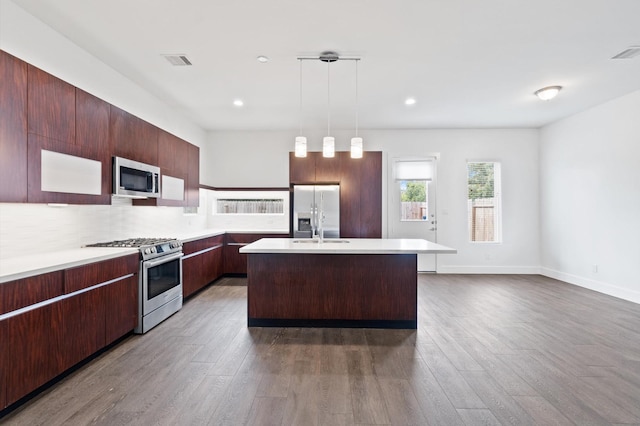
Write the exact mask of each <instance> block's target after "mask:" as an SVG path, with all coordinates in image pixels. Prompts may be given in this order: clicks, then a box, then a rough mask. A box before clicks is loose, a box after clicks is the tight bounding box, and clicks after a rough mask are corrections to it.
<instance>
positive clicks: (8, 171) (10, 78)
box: [0, 50, 28, 203]
mask: <svg viewBox="0 0 640 426" xmlns="http://www.w3.org/2000/svg"><path fill="white" fill-rule="evenodd" d="M27 69H28V65H27V63H26V62H23V61H21V60H19V59H18V58H15V57H13V56H11V55H9V54H8V53H6V52H4V51H2V50H0V202H3V203H24V202H26V201H27V80H28V78H27Z"/></svg>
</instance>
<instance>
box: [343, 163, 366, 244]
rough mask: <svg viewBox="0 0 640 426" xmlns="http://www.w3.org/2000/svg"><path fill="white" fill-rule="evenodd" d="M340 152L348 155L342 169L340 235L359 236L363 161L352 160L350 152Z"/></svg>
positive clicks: (346, 236)
mask: <svg viewBox="0 0 640 426" xmlns="http://www.w3.org/2000/svg"><path fill="white" fill-rule="evenodd" d="M338 154H341V155H345V156H346V157H347V158H343V161H342V162H341V170H340V236H341V237H342V238H359V237H360V205H361V203H360V192H361V191H362V189H361V186H360V177H361V176H360V175H361V173H362V161H359V160H353V161H350V160H351V159H350V158H349V155H350V154H349V153H348V152H340V153H338Z"/></svg>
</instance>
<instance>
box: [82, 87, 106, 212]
mask: <svg viewBox="0 0 640 426" xmlns="http://www.w3.org/2000/svg"><path fill="white" fill-rule="evenodd" d="M109 113H110V108H109V104H108V103H107V102H105V101H103V100H102V99H100V98H97V97H95V96H93V95H91V94H89V93H87V92H85V91H84V90H80V89H76V141H75V145H77V146H78V147H79V149H80V153H81V154H80V156H81V157H84V158H89V159H91V160H96V161H100V162H101V163H102V193H101V195H100V196H97V197H92V196H89V197H87V198H86V202H87V203H90V204H110V203H111V189H112V188H111V179H112V174H113V170H112V169H113V168H112V165H111V150H110V149H109Z"/></svg>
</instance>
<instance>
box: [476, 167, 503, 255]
mask: <svg viewBox="0 0 640 426" xmlns="http://www.w3.org/2000/svg"><path fill="white" fill-rule="evenodd" d="M467 189H468V190H467V209H468V210H467V211H468V221H469V240H470V241H472V242H493V243H499V242H501V241H502V223H501V222H502V220H501V193H500V163H496V162H469V163H467Z"/></svg>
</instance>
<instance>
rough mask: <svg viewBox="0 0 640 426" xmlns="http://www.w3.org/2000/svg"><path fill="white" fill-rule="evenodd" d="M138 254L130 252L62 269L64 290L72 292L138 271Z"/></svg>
mask: <svg viewBox="0 0 640 426" xmlns="http://www.w3.org/2000/svg"><path fill="white" fill-rule="evenodd" d="M138 267H139V255H138V254H130V255H127V256H124V257H117V258H115V259H109V260H105V261H102V262H96V263H91V264H89V265H83V266H79V267H77V268H71V269H67V270H65V271H64V274H65V276H64V292H65V293H72V292H74V291H78V290H82V289H83V288H87V287H91V286H94V285H96V284H100V283H103V282H106V281H109V280H113V279H115V278H119V277H122V276H124V275H127V274H135V273H137V272H138Z"/></svg>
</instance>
